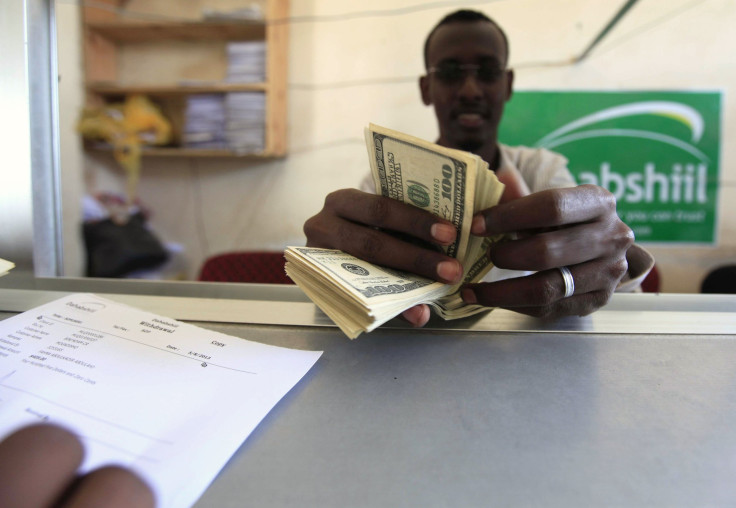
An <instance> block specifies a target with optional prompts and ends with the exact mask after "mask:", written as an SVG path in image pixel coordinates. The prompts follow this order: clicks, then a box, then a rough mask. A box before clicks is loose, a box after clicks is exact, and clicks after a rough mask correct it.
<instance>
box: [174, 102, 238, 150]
mask: <svg viewBox="0 0 736 508" xmlns="http://www.w3.org/2000/svg"><path fill="white" fill-rule="evenodd" d="M182 141H183V145H184V146H185V147H186V148H216V149H219V148H226V147H227V142H226V140H225V100H224V96H223V95H222V94H198V95H190V96H188V97H187V105H186V112H185V121H184V133H183V140H182Z"/></svg>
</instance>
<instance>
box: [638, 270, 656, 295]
mask: <svg viewBox="0 0 736 508" xmlns="http://www.w3.org/2000/svg"><path fill="white" fill-rule="evenodd" d="M659 287H660V280H659V270H657V265H654V266H653V267H652V271H650V272H649V273H648V274H647V276H646V277H644V280H643V281H641V290H642V291H643V292H644V293H659Z"/></svg>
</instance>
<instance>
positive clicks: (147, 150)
mask: <svg viewBox="0 0 736 508" xmlns="http://www.w3.org/2000/svg"><path fill="white" fill-rule="evenodd" d="M85 146H86V148H87V149H88V150H94V151H96V152H112V147H111V146H110V145H108V144H105V143H94V142H89V143H85ZM143 155H144V156H147V157H203V158H204V157H222V158H227V157H237V158H239V159H246V160H266V159H277V158H283V157H284V154H274V153H269V152H240V151H236V150H228V149H224V148H223V149H215V148H179V147H166V146H162V147H151V146H145V147H143Z"/></svg>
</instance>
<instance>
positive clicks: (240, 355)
mask: <svg viewBox="0 0 736 508" xmlns="http://www.w3.org/2000/svg"><path fill="white" fill-rule="evenodd" d="M321 354H322V353H321V352H318V351H299V350H293V349H287V348H281V347H275V346H269V345H265V344H260V343H257V342H252V341H247V340H244V339H240V338H237V337H231V336H228V335H225V334H222V333H218V332H213V331H209V330H205V329H203V328H199V327H196V326H193V325H189V324H187V323H182V322H180V321H175V320H173V319H169V318H165V317H162V316H157V315H154V314H151V313H148V312H144V311H141V310H138V309H134V308H132V307H129V306H126V305H123V304H120V303H116V302H112V301H110V300H107V299H104V298H101V297H99V296H96V295H92V294H74V295H70V296H67V297H64V298H62V299H60V300H56V301H54V302H51V303H48V304H45V305H42V306H40V307H36V308H35V309H33V310H30V311H28V312H24V313H22V314H18V315H17V316H13V317H11V318H8V319H6V320H4V321H1V322H0V438H2V437H4V436H6V435H7V434H9V433H10V432H12V431H14V430H16V429H17V428H19V427H21V426H24V425H28V424H32V423H38V422H40V421H45V422H49V423H56V424H59V425H62V426H64V427H67V428H69V429H71V430H73V431H75V432H76V433H77V434H78V435H79V436H80V437H81V439H82V441H83V443H84V446H85V451H86V456H85V460H84V463H83V465H82V470H83V471H88V470H91V469H95V468H97V467H99V466H101V465H106V464H119V465H123V466H126V467H129V468H131V469H133V470H134V471H136V472H138V474H140V475H141V476H142V477H143V478H145V479H146V480H147V481H148V483H149V484H150V485H151V487H152V488H153V489H154V491H155V494H156V496H157V506H161V507H183V506H191V505H192V504H194V503H195V502H196V500H197V499H198V498H199V497H200V496H201V495H202V493H203V492H204V490H205V489H206V488H207V486H208V485H209V484H210V483H211V482H212V480H213V479H214V478H215V476H216V475H217V473H218V472H219V471H220V469H222V467H223V466H224V465H225V463H226V462H227V461H228V460H229V458H230V457H231V456H232V454H233V453H235V451H236V450H237V449H238V448H239V447H240V445H241V444H242V443H243V441H244V440H245V439H246V438H247V437H248V435H249V434H250V433H251V432H252V431H253V429H255V427H256V426H257V425H258V423H259V422H260V421H261V420H262V419H263V418H264V417H265V416H266V414H268V412H269V411H270V410H271V409H272V408H273V407H274V406H275V405H276V403H277V402H278V401H279V400H280V399H281V398H282V397H283V396H284V395H285V394H286V393H287V392H288V391H289V390H290V389H291V388H292V387H293V386H294V385H295V384H296V383H297V382H298V381H299V380H300V379H301V378H302V377H303V376H304V374H306V373H307V372H308V371H309V369H310V368H311V367H312V366H313V365H314V363H315V362H316V361H317V359H318V358H319V357H320V355H321Z"/></svg>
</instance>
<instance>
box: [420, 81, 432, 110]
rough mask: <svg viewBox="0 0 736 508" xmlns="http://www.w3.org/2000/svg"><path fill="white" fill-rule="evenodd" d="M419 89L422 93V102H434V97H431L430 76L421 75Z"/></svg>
mask: <svg viewBox="0 0 736 508" xmlns="http://www.w3.org/2000/svg"><path fill="white" fill-rule="evenodd" d="M419 91H420V92H421V93H422V102H423V103H424V105H425V106H429V105H430V104H432V99H431V98H430V97H429V77H428V76H421V77H420V78H419Z"/></svg>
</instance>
